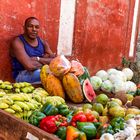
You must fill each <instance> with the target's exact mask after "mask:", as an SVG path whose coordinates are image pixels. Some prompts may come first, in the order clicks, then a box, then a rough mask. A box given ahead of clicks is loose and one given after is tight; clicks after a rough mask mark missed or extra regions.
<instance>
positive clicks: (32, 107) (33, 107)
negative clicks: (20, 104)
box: [26, 102, 36, 110]
mask: <svg viewBox="0 0 140 140" xmlns="http://www.w3.org/2000/svg"><path fill="white" fill-rule="evenodd" d="M26 104H27V105H28V107H29V108H30V109H32V110H35V109H36V107H35V106H34V104H33V103H30V102H26Z"/></svg>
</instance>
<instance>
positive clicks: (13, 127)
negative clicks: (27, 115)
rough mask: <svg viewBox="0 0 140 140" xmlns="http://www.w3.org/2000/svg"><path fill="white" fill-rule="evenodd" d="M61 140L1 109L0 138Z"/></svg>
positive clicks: (4, 139)
mask: <svg viewBox="0 0 140 140" xmlns="http://www.w3.org/2000/svg"><path fill="white" fill-rule="evenodd" d="M9 138H10V140H59V138H58V137H56V136H55V135H52V134H49V133H47V132H45V131H43V130H41V129H39V128H37V127H35V126H33V125H31V124H29V123H26V122H25V121H23V120H21V119H18V118H16V117H14V116H12V115H10V114H9V113H6V112H5V111H3V110H0V140H9Z"/></svg>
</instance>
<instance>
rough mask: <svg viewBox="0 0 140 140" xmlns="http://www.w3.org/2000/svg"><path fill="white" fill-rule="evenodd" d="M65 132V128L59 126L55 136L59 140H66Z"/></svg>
mask: <svg viewBox="0 0 140 140" xmlns="http://www.w3.org/2000/svg"><path fill="white" fill-rule="evenodd" d="M66 130H67V127H65V126H61V127H59V128H58V130H57V132H56V135H57V136H58V137H59V138H60V139H61V140H65V139H66Z"/></svg>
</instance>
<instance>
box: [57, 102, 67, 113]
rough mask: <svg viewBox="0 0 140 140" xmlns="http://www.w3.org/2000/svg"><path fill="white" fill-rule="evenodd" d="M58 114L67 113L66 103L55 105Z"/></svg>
mask: <svg viewBox="0 0 140 140" xmlns="http://www.w3.org/2000/svg"><path fill="white" fill-rule="evenodd" d="M57 109H58V112H59V114H61V115H62V116H66V115H68V114H69V112H70V110H69V108H68V106H67V105H66V104H60V105H58V106H57Z"/></svg>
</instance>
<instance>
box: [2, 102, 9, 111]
mask: <svg viewBox="0 0 140 140" xmlns="http://www.w3.org/2000/svg"><path fill="white" fill-rule="evenodd" d="M8 107H9V105H8V104H6V103H3V102H2V103H0V109H6V108H8Z"/></svg>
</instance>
